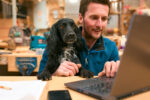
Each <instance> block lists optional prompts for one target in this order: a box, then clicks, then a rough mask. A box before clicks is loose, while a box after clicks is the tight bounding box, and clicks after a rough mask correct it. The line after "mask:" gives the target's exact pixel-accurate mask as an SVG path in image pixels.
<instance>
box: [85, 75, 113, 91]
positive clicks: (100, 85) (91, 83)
mask: <svg viewBox="0 0 150 100" xmlns="http://www.w3.org/2000/svg"><path fill="white" fill-rule="evenodd" d="M113 80H114V78H108V77H106V76H102V77H98V78H92V79H89V80H88V81H86V83H87V84H86V85H84V86H85V87H83V88H84V89H85V90H89V91H94V92H96V93H107V92H110V90H111V88H112V84H113Z"/></svg>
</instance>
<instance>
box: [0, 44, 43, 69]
mask: <svg viewBox="0 0 150 100" xmlns="http://www.w3.org/2000/svg"><path fill="white" fill-rule="evenodd" d="M0 57H4V58H7V61H6V62H7V65H8V72H18V71H19V70H18V68H17V66H16V57H36V58H37V67H36V68H35V70H34V72H38V69H39V65H40V61H41V58H42V55H37V54H36V53H35V52H34V51H31V50H30V49H29V47H28V46H23V47H17V48H16V49H15V50H13V51H12V52H11V54H2V55H0ZM4 64H6V63H4ZM2 65H3V63H2Z"/></svg>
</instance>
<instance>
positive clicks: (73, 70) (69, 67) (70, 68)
mask: <svg viewBox="0 0 150 100" xmlns="http://www.w3.org/2000/svg"><path fill="white" fill-rule="evenodd" d="M65 67H66V68H67V69H68V70H71V71H72V72H73V74H76V70H75V68H74V67H72V66H68V65H67V66H65Z"/></svg>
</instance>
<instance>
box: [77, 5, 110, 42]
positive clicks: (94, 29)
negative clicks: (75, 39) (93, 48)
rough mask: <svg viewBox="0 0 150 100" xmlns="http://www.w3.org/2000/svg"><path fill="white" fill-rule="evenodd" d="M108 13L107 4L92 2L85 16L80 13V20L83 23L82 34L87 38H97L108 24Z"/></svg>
mask: <svg viewBox="0 0 150 100" xmlns="http://www.w3.org/2000/svg"><path fill="white" fill-rule="evenodd" d="M108 13H109V7H108V6H107V5H102V4H98V3H90V4H89V6H88V8H87V11H86V12H85V15H84V17H83V16H82V15H81V14H79V21H80V23H82V25H83V30H82V35H83V36H84V37H85V38H86V39H94V40H97V39H98V38H99V37H100V36H101V34H102V31H103V30H104V29H105V27H106V25H107V21H108Z"/></svg>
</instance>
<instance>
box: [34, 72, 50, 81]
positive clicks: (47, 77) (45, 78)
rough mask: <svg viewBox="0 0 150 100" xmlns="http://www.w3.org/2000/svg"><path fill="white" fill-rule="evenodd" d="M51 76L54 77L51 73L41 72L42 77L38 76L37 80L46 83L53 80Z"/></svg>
mask: <svg viewBox="0 0 150 100" xmlns="http://www.w3.org/2000/svg"><path fill="white" fill-rule="evenodd" d="M51 76H52V75H51V73H50V72H49V71H47V70H44V71H42V72H41V74H40V75H38V76H37V78H38V79H39V80H44V81H46V80H51Z"/></svg>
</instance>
